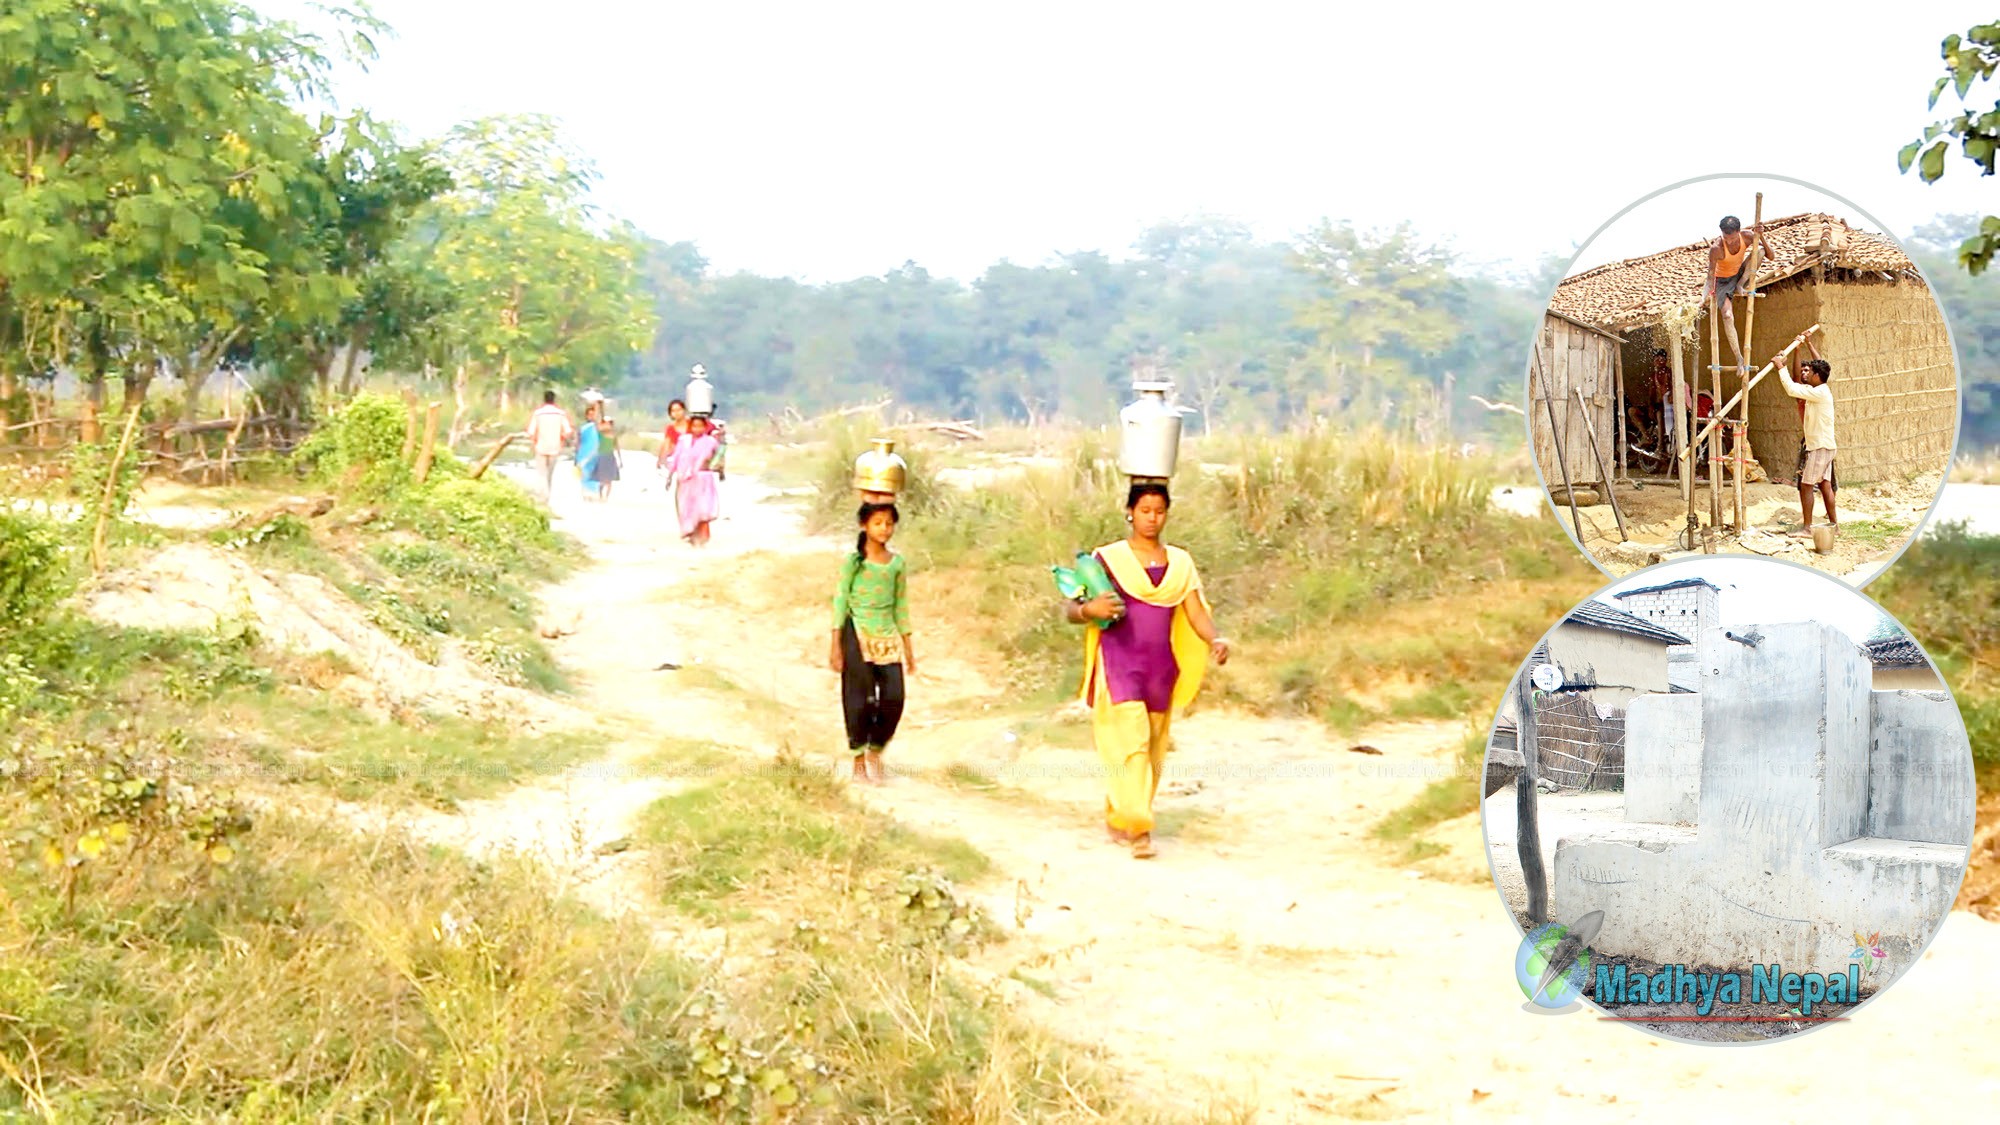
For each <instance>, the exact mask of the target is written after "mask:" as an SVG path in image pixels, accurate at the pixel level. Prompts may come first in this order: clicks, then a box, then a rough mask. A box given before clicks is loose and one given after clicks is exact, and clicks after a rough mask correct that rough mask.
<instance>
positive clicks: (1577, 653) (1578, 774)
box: [1488, 599, 1687, 792]
mask: <svg viewBox="0 0 2000 1125" xmlns="http://www.w3.org/2000/svg"><path fill="white" fill-rule="evenodd" d="M1686 644H1687V638H1686V637H1683V636H1682V635H1680V634H1679V633H1675V632H1673V631H1671V630H1668V629H1663V628H1660V627H1659V626H1657V625H1654V624H1652V623H1651V622H1648V621H1646V620H1644V619H1642V618H1639V617H1637V616H1634V615H1633V614H1630V613H1627V612H1625V611H1624V610H1621V609H1618V608H1616V607H1614V606H1610V605H1606V604H1605V603H1603V602H1600V601H1596V600H1594V599H1593V600H1591V601H1587V602H1585V603H1583V605H1581V606H1578V607H1577V609H1576V610H1575V611H1574V612H1572V613H1571V614H1570V615H1569V616H1568V617H1565V618H1564V619H1563V620H1562V623H1561V624H1559V625H1557V626H1556V629H1555V632H1553V633H1551V634H1549V637H1548V639H1547V640H1546V641H1544V642H1543V643H1542V644H1541V645H1539V646H1537V647H1536V649H1535V652H1534V654H1533V655H1532V656H1531V657H1530V658H1529V666H1530V667H1533V666H1534V665H1536V664H1541V663H1545V662H1552V663H1554V664H1555V666H1556V667H1557V668H1559V669H1561V670H1562V676H1563V686H1562V688H1561V690H1559V691H1556V692H1553V693H1550V694H1547V695H1544V696H1542V697H1541V698H1540V700H1539V701H1538V703H1537V705H1536V708H1535V721H1536V726H1537V731H1536V735H1537V737H1536V745H1537V747H1538V748H1539V749H1540V750H1541V755H1540V765H1541V776H1542V777H1544V778H1546V779H1548V780H1550V781H1553V782H1555V783H1556V784H1557V785H1559V786H1561V787H1563V788H1568V789H1616V788H1619V787H1620V785H1621V784H1622V778H1623V774H1624V768H1625V711H1626V708H1627V707H1629V706H1630V705H1631V702H1632V700H1634V699H1636V698H1638V697H1639V696H1642V695H1653V694H1661V693H1666V692H1669V691H1671V690H1673V689H1672V686H1671V685H1670V684H1669V682H1668V678H1667V654H1668V652H1669V651H1670V650H1671V649H1672V648H1673V647H1674V646H1676V645H1680V646H1685V645H1686ZM1517 715H1518V712H1517V710H1516V707H1515V705H1514V700H1513V696H1511V695H1509V697H1508V699H1507V701H1506V702H1505V703H1503V704H1502V705H1501V714H1500V720H1499V722H1498V723H1496V724H1495V727H1494V733H1493V736H1492V738H1491V739H1489V740H1488V752H1489V759H1490V760H1492V761H1495V762H1498V763H1500V764H1502V765H1508V766H1512V767H1513V768H1514V769H1516V770H1518V769H1519V767H1520V760H1521V759H1520V750H1519V724H1518V722H1517V721H1516V719H1517ZM1497 776H1500V775H1496V774H1494V773H1493V767H1492V766H1489V769H1488V777H1489V786H1490V787H1491V788H1489V792H1491V791H1492V789H1497V788H1499V787H1501V786H1504V785H1505V784H1506V783H1507V781H1506V780H1505V779H1503V780H1500V782H1499V785H1493V784H1492V779H1493V778H1495V777H1497ZM1507 778H1508V779H1511V775H1507Z"/></svg>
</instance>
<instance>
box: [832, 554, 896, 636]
mask: <svg viewBox="0 0 2000 1125" xmlns="http://www.w3.org/2000/svg"><path fill="white" fill-rule="evenodd" d="M908 575H909V570H908V568H907V567H906V566H905V565H904V564H903V556H901V555H891V556H890V557H889V561H888V562H885V563H878V562H872V561H869V560H866V559H863V558H862V557H861V556H860V555H856V554H849V555H848V556H847V561H846V562H844V563H842V564H841V567H840V586H839V587H838V588H837V589H836V590H834V593H833V627H834V628H835V629H838V628H840V627H841V626H842V625H845V624H846V623H847V619H848V617H849V616H850V615H851V616H852V617H853V618H854V631H855V632H856V633H860V634H864V635H867V636H875V637H901V636H906V635H908V634H909V632H910V589H909V581H908Z"/></svg>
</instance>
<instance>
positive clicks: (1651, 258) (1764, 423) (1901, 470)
mask: <svg viewBox="0 0 2000 1125" xmlns="http://www.w3.org/2000/svg"><path fill="white" fill-rule="evenodd" d="M1764 233H1765V237H1766V240H1767V241H1769V242H1770V244H1771V249H1772V252H1773V257H1772V258H1771V259H1770V260H1768V261H1765V262H1764V263H1762V265H1761V266H1760V267H1759V269H1758V273H1757V286H1756V287H1757V290H1758V292H1759V293H1761V294H1762V295H1761V296H1759V297H1757V298H1755V299H1754V302H1755V304H1756V306H1757V313H1756V319H1755V323H1754V326H1753V327H1752V332H1753V334H1752V336H1751V338H1750V340H1749V355H1748V356H1746V361H1747V362H1748V363H1749V364H1751V366H1752V372H1751V373H1752V374H1754V373H1755V370H1756V369H1758V368H1761V367H1762V366H1763V365H1764V363H1765V362H1767V361H1768V360H1769V359H1770V358H1771V356H1773V355H1774V354H1776V353H1777V352H1778V351H1779V350H1780V349H1782V348H1783V347H1784V346H1785V345H1786V344H1789V343H1790V342H1791V341H1792V339H1793V337H1795V336H1797V335H1798V334H1799V333H1800V332H1802V331H1804V330H1805V329H1806V328H1807V327H1808V326H1810V325H1813V324H1818V325H1819V326H1820V332H1819V334H1818V335H1817V336H1816V337H1815V343H1816V345H1817V346H1818V348H1819V352H1820V356H1821V358H1823V359H1825V360H1827V361H1828V362H1829V363H1831V364H1832V365H1833V380H1832V383H1831V385H1832V387H1833V397H1834V410H1835V417H1836V426H1837V441H1838V444H1839V449H1840V460H1839V468H1840V477H1841V481H1842V483H1843V484H1847V483H1852V484H1865V483H1870V482H1876V481H1890V480H1899V479H1904V478H1907V477H1909V476H1913V475H1916V474H1918V473H1922V472H1926V471H1929V470H1934V469H1941V468H1942V467H1943V466H1944V465H1945V463H1946V462H1947V461H1948V460H1949V458H1950V455H1951V449H1952V442H1953V439H1954V437H1955V435H1956V432H1957V421H1958V381H1957V372H1956V365H1955V364H1954V362H1953V359H1952V351H1951V339H1950V337H1949V335H1948V334H1947V332H1946V329H1945V322H1944V315H1943V313H1942V312H1940V311H1939V309H1938V305H1937V300H1936V298H1935V296H1934V295H1933V294H1932V292H1931V289H1930V287H1929V286H1928V285H1927V284H1925V282H1924V279H1923V276H1922V275H1921V274H1920V273H1918V271H1917V268H1916V266H1915V264H1914V263H1912V262H1911V261H1910V259H1909V257H1908V256H1907V255H1905V254H1904V253H1903V251H1902V249H1901V248H1900V247H1898V246H1897V245H1896V244H1895V242H1893V241H1892V240H1890V239H1889V238H1888V237H1886V236H1884V235H1881V234H1876V233H1874V232H1872V231H1865V230H1859V229H1856V228H1854V227H1851V226H1849V225H1848V224H1847V223H1846V221H1845V220H1842V219H1840V218H1838V217H1835V216H1832V215H1820V214H1806V215H1792V216H1789V217H1787V218H1782V219H1774V220H1770V221H1767V222H1766V223H1765V224H1764ZM1708 245H1709V243H1708V240H1707V239H1703V240H1701V241H1699V242H1691V243H1688V244H1687V245H1684V246H1677V247H1674V248H1672V249H1669V250H1662V251H1660V252H1658V253H1655V254H1650V255H1647V256H1645V257H1640V258H1630V259H1627V260H1625V261H1622V262H1613V263H1610V264H1608V265H1603V266H1599V267H1597V268H1596V269H1592V270H1587V271H1585V272H1583V273H1580V274H1577V275H1576V276H1575V277H1571V278H1568V279H1566V280H1564V281H1563V282H1562V284H1561V285H1559V286H1557V287H1556V294H1555V296H1554V298H1552V299H1551V301H1550V305H1549V307H1550V311H1551V313H1555V314H1560V315H1562V316H1565V317H1569V318H1571V319H1574V320H1577V321H1581V322H1583V323H1586V324H1592V325H1596V326H1598V327H1600V328H1602V329H1604V330H1605V331H1607V332H1612V333H1616V334H1618V335H1620V336H1622V337H1623V338H1624V341H1625V342H1624V343H1623V344H1622V345H1620V352H1621V359H1622V379H1623V383H1622V385H1623V388H1624V392H1625V394H1626V395H1627V396H1629V397H1631V398H1633V399H1635V400H1636V399H1639V398H1648V399H1649V398H1650V397H1651V394H1650V392H1649V391H1648V390H1647V389H1646V387H1645V386H1644V383H1645V378H1646V373H1647V372H1648V371H1649V370H1650V369H1651V363H1652V361H1651V356H1652V354H1653V350H1654V349H1655V348H1659V347H1668V346H1670V345H1671V344H1672V342H1673V341H1674V340H1675V339H1677V338H1678V339H1680V340H1681V342H1682V343H1681V346H1682V353H1683V356H1684V360H1683V362H1684V369H1685V370H1686V372H1687V374H1688V375H1689V377H1690V378H1691V379H1692V378H1694V377H1699V379H1700V380H1701V386H1700V389H1701V390H1711V389H1713V381H1714V379H1715V378H1716V376H1715V375H1714V374H1713V373H1711V372H1710V370H1709V366H1710V364H1712V363H1714V362H1716V360H1715V357H1714V355H1713V354H1712V351H1711V349H1710V346H1709V335H1710V332H1709V324H1708V314H1706V313H1702V312H1701V291H1702V287H1703V285H1704V284H1705V283H1706V279H1707V275H1708ZM1751 303H1752V301H1751V300H1750V299H1745V298H1737V299H1736V300H1735V316H1736V324H1737V331H1738V334H1739V336H1740V335H1741V334H1742V332H1743V329H1744V327H1745V326H1746V325H1747V324H1749V322H1750V321H1749V306H1750V304H1751ZM1697 314H1699V319H1696V315H1697ZM1682 327H1686V328H1688V329H1689V333H1688V334H1686V335H1683V334H1681V333H1680V331H1679V329H1681V328H1682ZM1717 335H1718V337H1720V338H1721V346H1722V353H1723V358H1722V360H1721V362H1722V363H1724V364H1730V365H1733V364H1734V363H1735V357H1734V355H1733V354H1732V353H1731V352H1730V349H1729V342H1728V339H1727V338H1726V336H1722V334H1721V333H1720V331H1718V332H1717ZM1743 378H1744V376H1743V375H1741V374H1739V373H1737V372H1735V371H1723V372H1721V374H1720V381H1721V390H1722V394H1721V401H1724V402H1726V401H1728V399H1729V398H1731V397H1732V396H1733V395H1735V393H1736V391H1737V390H1738V389H1739V388H1740V387H1741V386H1742V382H1743ZM1730 413H1731V414H1732V416H1733V415H1736V414H1737V411H1734V410H1732V411H1731V412H1730ZM1800 432H1801V427H1800V422H1799V411H1798V404H1797V402H1796V400H1794V399H1792V398H1791V397H1790V396H1788V395H1786V394H1785V391H1784V387H1783V386H1782V385H1781V384H1780V382H1779V380H1778V378H1777V376H1776V375H1775V374H1773V375H1770V376H1767V377H1766V378H1765V379H1764V380H1763V381H1762V382H1760V383H1758V385H1757V386H1756V387H1755V388H1753V389H1752V390H1751V392H1750V431H1749V433H1750V448H1751V452H1752V454H1753V456H1755V457H1756V459H1757V460H1758V462H1759V463H1761V464H1762V465H1763V467H1764V471H1765V472H1766V473H1767V474H1769V476H1770V478H1771V479H1772V480H1773V481H1778V482H1783V483H1791V482H1793V481H1795V480H1797V470H1798V448H1799V438H1800ZM1538 452H1539V451H1538Z"/></svg>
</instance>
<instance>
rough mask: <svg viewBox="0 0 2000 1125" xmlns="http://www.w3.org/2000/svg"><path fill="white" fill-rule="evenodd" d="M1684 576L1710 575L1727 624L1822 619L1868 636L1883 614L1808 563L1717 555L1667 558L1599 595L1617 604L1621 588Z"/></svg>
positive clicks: (1863, 637) (1859, 638) (1858, 636)
mask: <svg viewBox="0 0 2000 1125" xmlns="http://www.w3.org/2000/svg"><path fill="white" fill-rule="evenodd" d="M1684 578H1706V579H1708V580H1709V581H1710V582H1712V583H1714V584H1715V585H1717V586H1719V587H1721V588H1722V595H1721V598H1720V599H1719V601H1720V602H1721V610H1722V621H1723V623H1724V624H1726V625H1776V624H1782V623H1784V622H1788V621H1820V622H1824V623H1826V624H1828V625H1831V626H1833V627H1834V628H1836V629H1838V630H1840V631H1841V632H1843V633H1845V634H1847V635H1848V636H1849V637H1852V638H1853V639H1854V640H1856V641H1865V640H1867V639H1868V638H1869V636H1870V635H1871V634H1873V633H1874V631H1875V626H1876V624H1877V623H1878V622H1879V621H1880V620H1881V619H1882V611H1881V610H1880V609H1878V608H1876V606H1875V603H1873V602H1871V601H1869V600H1868V598H1867V597H1865V596H1863V595H1862V594H1860V593H1858V592H1857V591H1855V590H1854V589H1853V588H1852V587H1850V586H1848V585H1847V584H1846V583H1845V582H1842V581H1840V580H1839V579H1837V578H1833V577H1830V576H1828V575H1826V574H1822V573H1821V572H1819V571H1817V570H1812V569H1809V568H1807V567H1802V566H1790V565H1786V564H1783V563H1774V562H1771V561H1769V560H1766V559H1751V558H1728V557H1717V558H1712V559H1696V560H1692V561H1689V562H1682V563H1669V564H1668V565H1666V566H1661V567H1655V568H1653V569H1652V570H1648V571H1646V572H1645V573H1644V574H1640V575H1635V576H1633V577H1630V578H1625V579H1621V580H1620V581H1618V582H1615V583H1613V584H1612V585H1611V586H1610V588H1608V589H1606V590H1605V591H1604V592H1603V593H1602V594H1599V595H1598V600H1599V601H1602V602H1604V603H1605V604H1607V605H1612V606H1617V605H1619V601H1618V599H1617V597H1616V596H1615V595H1616V594H1617V593H1618V592H1619V591H1622V590H1636V589H1640V588H1641V587H1646V586H1658V585H1661V584H1663V583H1667V582H1678V581H1680V580H1681V579H1684Z"/></svg>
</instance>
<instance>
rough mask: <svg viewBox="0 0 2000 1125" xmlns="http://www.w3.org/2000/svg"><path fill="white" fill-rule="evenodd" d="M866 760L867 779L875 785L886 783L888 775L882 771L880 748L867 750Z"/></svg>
mask: <svg viewBox="0 0 2000 1125" xmlns="http://www.w3.org/2000/svg"><path fill="white" fill-rule="evenodd" d="M867 761H868V780H869V781H872V782H874V783H875V784H877V785H884V784H887V783H888V781H889V775H888V774H887V773H886V772H884V770H883V768H882V752H881V751H880V750H870V751H869V752H868V756H867Z"/></svg>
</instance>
